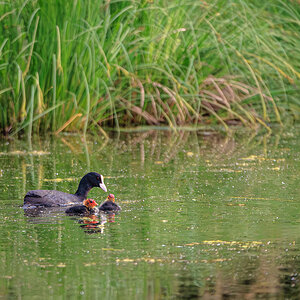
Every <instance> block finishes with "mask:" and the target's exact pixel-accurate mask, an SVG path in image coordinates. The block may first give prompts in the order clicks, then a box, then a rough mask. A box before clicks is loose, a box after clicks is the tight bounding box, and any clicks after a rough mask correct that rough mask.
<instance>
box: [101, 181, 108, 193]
mask: <svg viewBox="0 0 300 300" xmlns="http://www.w3.org/2000/svg"><path fill="white" fill-rule="evenodd" d="M99 186H100V187H101V189H102V190H103V191H104V192H107V188H106V186H105V184H104V183H99Z"/></svg>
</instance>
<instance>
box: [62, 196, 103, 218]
mask: <svg viewBox="0 0 300 300" xmlns="http://www.w3.org/2000/svg"><path fill="white" fill-rule="evenodd" d="M97 205H98V203H96V201H95V200H94V199H86V200H84V201H83V205H76V206H72V207H69V208H68V209H67V210H66V214H71V215H90V214H95V213H98V208H97V207H95V206H97Z"/></svg>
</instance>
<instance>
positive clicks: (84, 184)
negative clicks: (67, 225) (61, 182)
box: [23, 172, 107, 208]
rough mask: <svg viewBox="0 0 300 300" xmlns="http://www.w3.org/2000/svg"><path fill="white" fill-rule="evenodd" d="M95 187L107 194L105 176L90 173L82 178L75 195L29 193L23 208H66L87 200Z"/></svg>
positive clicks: (37, 191) (53, 191)
mask: <svg viewBox="0 0 300 300" xmlns="http://www.w3.org/2000/svg"><path fill="white" fill-rule="evenodd" d="M93 187H100V188H101V189H102V190H103V191H105V192H107V189H106V186H105V184H104V181H103V176H102V175H100V174H98V173H96V172H90V173H88V174H86V175H84V176H83V177H82V179H81V180H80V182H79V186H78V189H77V191H76V193H75V194H68V193H64V192H60V191H55V190H34V191H29V192H28V193H27V194H26V195H25V197H24V206H23V208H29V207H30V208H31V207H39V206H44V207H51V206H66V205H72V204H74V203H81V202H83V200H84V199H86V198H87V195H88V192H89V191H90V190H91V189H92V188H93Z"/></svg>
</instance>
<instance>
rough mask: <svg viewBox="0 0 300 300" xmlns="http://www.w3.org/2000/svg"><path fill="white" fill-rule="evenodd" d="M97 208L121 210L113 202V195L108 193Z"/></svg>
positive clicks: (108, 210)
mask: <svg viewBox="0 0 300 300" xmlns="http://www.w3.org/2000/svg"><path fill="white" fill-rule="evenodd" d="M99 210H100V211H104V212H112V211H119V210H121V207H120V206H119V205H118V204H116V203H115V195H114V194H109V195H108V197H107V198H106V200H105V202H103V203H102V204H101V205H100V207H99Z"/></svg>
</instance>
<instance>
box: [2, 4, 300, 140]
mask: <svg viewBox="0 0 300 300" xmlns="http://www.w3.org/2000/svg"><path fill="white" fill-rule="evenodd" d="M299 49H300V5H299V3H298V2H297V1H290V0H285V1H280V0H265V1H263V2H262V1H259V0H253V1H246V0H239V1H238V0H215V1H194V0H193V1H191V0H172V1H167V0H165V1H164V0H159V1H151V0H149V1H146V0H130V1H125V0H112V1H109V0H107V1H104V0H103V1H101V0H100V1H96V0H86V1H79V0H76V1H66V0H58V1H43V0H35V1H33V0H14V1H1V2H0V122H1V129H2V132H3V133H10V134H15V133H17V132H20V131H24V130H26V131H28V132H29V133H30V134H31V133H32V132H45V131H52V132H56V133H59V132H61V131H80V132H84V133H85V132H86V131H87V130H88V129H90V130H94V129H95V130H99V131H100V132H101V133H102V134H104V135H105V131H104V130H103V128H105V127H106V126H110V127H115V128H120V127H128V126H137V125H163V126H165V125H167V126H171V127H172V128H176V127H177V126H186V125H189V126H194V125H199V124H214V123H220V124H222V125H223V126H224V128H225V129H227V128H228V124H243V125H244V126H247V127H252V128H254V129H255V128H257V127H258V126H264V127H266V128H267V129H268V128H269V125H270V124H271V123H273V122H276V123H279V124H284V123H286V122H287V120H295V119H298V118H299V113H300V98H299V89H298V88H297V86H299V79H300V73H299V72H300V52H299Z"/></svg>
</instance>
